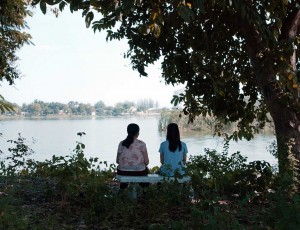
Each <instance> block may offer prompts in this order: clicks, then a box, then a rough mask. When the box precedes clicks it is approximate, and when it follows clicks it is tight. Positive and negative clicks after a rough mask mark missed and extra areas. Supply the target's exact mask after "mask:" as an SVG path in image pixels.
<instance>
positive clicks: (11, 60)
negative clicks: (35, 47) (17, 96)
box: [0, 0, 31, 113]
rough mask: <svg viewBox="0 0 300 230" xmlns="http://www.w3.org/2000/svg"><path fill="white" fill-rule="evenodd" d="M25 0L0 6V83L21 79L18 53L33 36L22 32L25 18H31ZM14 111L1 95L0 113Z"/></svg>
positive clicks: (2, 3) (16, 0)
mask: <svg viewBox="0 0 300 230" xmlns="http://www.w3.org/2000/svg"><path fill="white" fill-rule="evenodd" d="M26 8H27V3H26V1H23V0H14V1H9V0H3V1H1V4H0V34H1V35H0V81H1V82H2V81H7V82H8V83H9V84H10V85H12V84H13V83H14V81H15V79H17V78H19V77H20V73H19V71H18V69H17V65H16V61H17V60H18V57H17V56H16V52H17V50H18V49H20V48H21V47H22V46H23V45H24V44H25V43H27V44H29V43H30V38H31V36H30V35H29V34H28V33H25V32H23V31H22V30H23V29H24V28H25V27H26V22H25V20H24V19H25V17H27V16H31V13H30V11H28V10H27V9H26ZM5 111H13V106H12V104H10V103H9V102H7V101H5V100H4V97H3V96H2V95H0V112H1V113H4V112H5Z"/></svg>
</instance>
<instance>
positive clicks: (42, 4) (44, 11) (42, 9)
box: [40, 1, 47, 14]
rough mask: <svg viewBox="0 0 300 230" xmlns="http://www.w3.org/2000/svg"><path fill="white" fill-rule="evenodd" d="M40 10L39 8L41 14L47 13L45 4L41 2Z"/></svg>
mask: <svg viewBox="0 0 300 230" xmlns="http://www.w3.org/2000/svg"><path fill="white" fill-rule="evenodd" d="M40 8H41V11H42V12H43V14H46V12H47V4H46V2H44V1H41V2H40Z"/></svg>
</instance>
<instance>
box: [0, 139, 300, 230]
mask: <svg viewBox="0 0 300 230" xmlns="http://www.w3.org/2000/svg"><path fill="white" fill-rule="evenodd" d="M78 135H79V136H80V137H81V136H83V135H85V133H78ZM11 143H12V144H13V145H14V147H12V148H10V149H9V155H8V156H5V157H3V159H1V164H0V229H222V230H223V229H299V227H300V201H299V195H298V193H293V194H289V193H288V192H287V186H285V183H286V181H288V179H286V178H285V179H284V178H282V177H279V175H278V173H277V172H276V171H274V170H273V168H272V167H271V165H270V164H269V163H268V162H265V161H254V162H247V158H245V157H243V156H242V155H241V154H240V153H239V152H236V153H234V154H229V153H228V147H229V146H228V143H226V144H225V145H224V149H223V151H222V152H221V153H218V152H217V151H216V150H211V149H206V150H205V154H204V155H198V156H192V157H190V159H189V163H188V166H187V171H186V173H187V174H188V175H189V176H191V182H190V183H187V184H184V185H183V186H181V185H179V184H178V183H177V182H176V181H175V182H172V183H166V182H165V183H162V184H160V185H159V186H158V185H151V186H150V187H149V188H148V189H147V190H146V192H145V193H143V192H142V191H139V197H138V200H137V201H136V202H134V201H132V200H131V199H130V198H129V192H130V189H131V188H130V187H129V188H128V189H125V190H124V191H123V192H119V189H118V186H119V185H118V183H117V181H115V179H114V178H115V167H116V166H115V165H114V164H108V163H107V162H105V161H100V159H98V158H89V159H87V158H86V157H85V155H84V150H85V145H84V144H83V143H82V142H80V141H79V142H77V143H76V147H75V149H74V151H73V153H72V154H70V155H69V156H64V157H63V156H53V157H52V159H49V160H45V161H42V162H39V161H35V160H34V159H32V157H31V156H32V154H34V152H33V150H32V149H31V148H29V147H28V145H27V143H26V140H25V138H23V137H21V135H19V137H18V138H17V140H15V141H11ZM156 169H157V167H154V168H153V169H151V171H155V170H156Z"/></svg>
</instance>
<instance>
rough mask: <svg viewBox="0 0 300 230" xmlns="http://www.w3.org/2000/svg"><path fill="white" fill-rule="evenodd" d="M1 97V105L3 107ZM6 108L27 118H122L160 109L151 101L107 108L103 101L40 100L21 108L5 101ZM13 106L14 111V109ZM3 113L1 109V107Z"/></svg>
mask: <svg viewBox="0 0 300 230" xmlns="http://www.w3.org/2000/svg"><path fill="white" fill-rule="evenodd" d="M1 103H2V101H1V95H0V105H1ZM2 104H3V105H4V106H6V107H5V108H6V110H7V112H6V114H9V115H15V114H17V115H21V114H22V113H23V114H25V115H26V116H47V115H79V116H90V115H92V114H93V113H94V112H95V114H96V115H98V116H120V115H124V114H126V115H127V114H133V113H134V112H135V110H136V111H147V110H148V109H150V108H153V106H156V107H155V108H157V107H158V103H156V104H155V105H154V102H153V101H152V100H151V99H148V100H146V99H145V100H141V101H138V103H134V102H130V101H124V102H118V103H116V105H115V106H107V105H105V103H104V102H103V101H98V102H96V103H95V104H94V105H91V104H90V103H80V102H78V101H70V102H69V103H67V104H64V103H60V102H44V101H40V100H34V101H33V102H32V103H29V104H26V103H24V104H23V105H22V106H21V107H20V106H18V105H11V104H9V103H7V102H5V101H3V103H2ZM12 106H13V107H14V109H12ZM0 111H1V107H0ZM3 112H5V111H3Z"/></svg>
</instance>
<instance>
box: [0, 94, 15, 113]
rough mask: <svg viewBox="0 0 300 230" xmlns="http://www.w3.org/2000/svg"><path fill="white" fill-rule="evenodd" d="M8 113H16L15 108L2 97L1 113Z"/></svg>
mask: <svg viewBox="0 0 300 230" xmlns="http://www.w3.org/2000/svg"><path fill="white" fill-rule="evenodd" d="M6 111H8V112H14V107H13V105H12V104H10V103H9V102H8V101H5V100H4V97H3V96H2V95H0V112H1V113H2V114H3V113H5V112H6Z"/></svg>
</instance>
